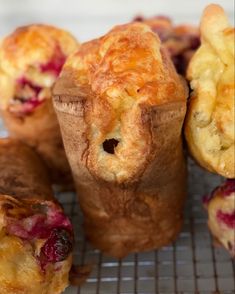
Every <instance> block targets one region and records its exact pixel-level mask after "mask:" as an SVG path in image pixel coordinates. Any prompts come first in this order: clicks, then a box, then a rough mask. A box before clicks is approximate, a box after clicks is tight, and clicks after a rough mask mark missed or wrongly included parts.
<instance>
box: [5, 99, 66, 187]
mask: <svg viewBox="0 0 235 294" xmlns="http://www.w3.org/2000/svg"><path fill="white" fill-rule="evenodd" d="M1 114H2V117H3V120H4V123H5V126H6V128H7V130H8V131H9V133H10V135H11V136H12V137H13V138H16V139H19V140H21V141H22V142H24V143H26V144H28V145H29V146H31V147H33V148H34V149H35V150H36V151H37V152H38V154H39V155H40V156H41V157H42V159H43V161H44V163H45V164H46V166H47V168H48V169H49V175H50V178H51V180H52V182H55V183H60V184H61V182H63V183H64V184H66V185H67V184H68V185H71V183H72V176H71V170H70V167H69V164H68V161H67V158H66V154H65V151H64V146H63V142H62V139H61V133H60V127H59V124H58V121H57V118H56V114H55V112H54V109H53V105H52V101H51V99H49V100H46V101H44V102H43V103H42V105H40V106H39V107H38V108H37V109H36V111H34V112H33V113H31V114H30V115H26V116H22V117H21V116H16V115H15V114H14V113H11V112H10V111H9V110H8V109H6V110H1Z"/></svg>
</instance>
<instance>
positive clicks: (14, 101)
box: [0, 25, 78, 184]
mask: <svg viewBox="0 0 235 294" xmlns="http://www.w3.org/2000/svg"><path fill="white" fill-rule="evenodd" d="M77 48H78V43H77V41H76V40H75V39H74V38H73V36H71V35H70V34H69V33H68V32H66V31H63V30H61V29H58V28H55V27H52V26H47V25H31V26H26V27H21V28H18V29H17V30H15V31H14V32H13V33H12V34H10V35H9V36H7V37H6V38H4V39H3V41H2V42H1V44H0V88H1V94H0V111H1V114H2V117H3V119H4V122H5V126H6V128H7V130H8V131H9V133H10V134H11V136H13V137H15V138H18V139H20V140H22V141H23V142H25V143H27V144H29V145H30V146H32V147H34V148H35V149H36V150H37V152H38V153H39V154H40V155H41V156H42V158H43V159H44V162H45V163H46V164H47V166H48V168H49V169H50V176H51V178H52V181H53V182H56V183H62V182H64V183H65V184H67V183H71V181H72V179H71V172H70V168H69V165H68V162H67V159H66V155H65V152H64V148H63V143H62V139H61V134H60V129H59V125H58V121H57V118H56V115H55V112H54V109H53V106H52V102H51V88H52V86H53V84H54V82H55V80H56V78H57V76H58V74H59V72H60V70H61V67H62V66H63V63H64V61H65V59H66V58H67V56H68V55H69V54H71V53H73V52H74V51H75V50H76V49H77Z"/></svg>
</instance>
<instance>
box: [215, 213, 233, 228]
mask: <svg viewBox="0 0 235 294" xmlns="http://www.w3.org/2000/svg"><path fill="white" fill-rule="evenodd" d="M216 216H217V218H218V220H219V221H220V222H222V223H224V224H225V225H226V226H227V227H229V228H232V229H233V228H235V210H234V211H233V212H232V213H227V212H223V211H222V210H219V211H218V212H217V215H216Z"/></svg>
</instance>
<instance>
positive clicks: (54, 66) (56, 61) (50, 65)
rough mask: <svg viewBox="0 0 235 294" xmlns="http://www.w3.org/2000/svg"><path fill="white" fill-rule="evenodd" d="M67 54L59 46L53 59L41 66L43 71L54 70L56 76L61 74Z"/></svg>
mask: <svg viewBox="0 0 235 294" xmlns="http://www.w3.org/2000/svg"><path fill="white" fill-rule="evenodd" d="M65 60H66V56H65V55H64V53H63V52H62V51H61V49H60V47H59V46H58V47H57V48H56V49H55V53H54V55H53V56H52V58H51V60H50V61H48V62H47V63H45V64H42V65H41V66H40V68H41V71H42V72H52V73H53V74H54V75H55V76H56V77H57V76H58V75H59V74H60V72H61V69H62V67H63V65H64V63H65Z"/></svg>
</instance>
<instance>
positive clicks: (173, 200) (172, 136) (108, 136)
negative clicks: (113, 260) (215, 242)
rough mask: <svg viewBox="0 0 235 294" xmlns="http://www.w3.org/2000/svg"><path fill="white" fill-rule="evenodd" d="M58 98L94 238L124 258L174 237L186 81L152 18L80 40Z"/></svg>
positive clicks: (181, 186)
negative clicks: (147, 22)
mask: <svg viewBox="0 0 235 294" xmlns="http://www.w3.org/2000/svg"><path fill="white" fill-rule="evenodd" d="M53 92H54V106H55V109H56V112H57V115H58V118H59V123H60V126H61V130H62V137H63V140H64V144H65V149H66V153H67V155H68V158H69V161H70V165H71V167H72V171H73V174H74V178H75V182H76V187H77V192H78V197H79V201H80V204H81V207H82V210H83V212H84V215H85V231H86V235H87V236H88V238H89V240H90V241H91V242H92V243H93V244H94V245H95V246H97V247H98V248H99V249H101V250H102V251H104V252H105V253H107V254H109V255H112V256H115V257H123V256H125V255H126V254H128V253H130V252H138V251H142V250H149V249H152V248H158V247H161V246H163V245H166V244H168V243H170V242H171V241H173V240H174V239H175V238H176V236H177V235H178V233H179V231H180V229H181V225H182V209H183V206H184V200H185V181H186V167H185V159H184V155H183V150H182V142H181V130H182V124H183V120H184V116H185V111H186V97H187V88H186V86H185V84H184V83H183V81H182V80H181V79H180V77H179V76H178V75H177V73H176V71H175V68H174V66H173V64H172V62H171V60H170V59H169V57H168V55H167V54H166V53H165V51H164V49H163V48H161V43H160V40H159V38H158V37H157V36H156V35H155V34H154V33H153V32H152V31H151V30H150V28H149V27H148V26H147V25H144V24H140V23H132V24H127V25H122V26H117V27H115V28H114V29H113V30H111V31H110V32H109V33H107V34H106V35H105V36H103V37H101V38H100V39H96V40H93V41H90V42H88V43H85V44H83V45H82V46H81V47H80V49H79V50H78V52H77V53H76V54H74V55H73V56H71V57H70V58H69V59H68V60H67V62H66V64H65V66H64V68H63V71H62V73H61V76H60V78H59V79H58V81H57V82H56V84H55V87H54V90H53Z"/></svg>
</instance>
